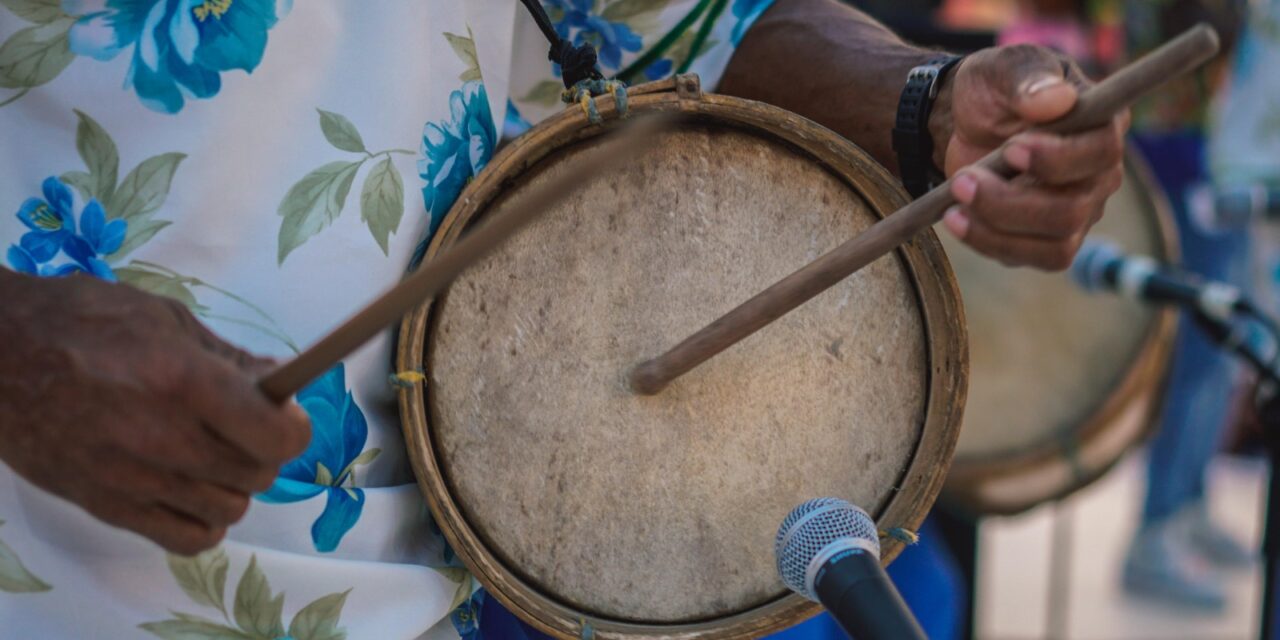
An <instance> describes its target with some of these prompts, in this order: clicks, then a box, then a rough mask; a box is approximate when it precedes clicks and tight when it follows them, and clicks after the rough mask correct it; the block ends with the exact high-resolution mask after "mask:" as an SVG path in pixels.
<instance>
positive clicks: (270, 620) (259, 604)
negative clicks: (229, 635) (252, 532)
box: [234, 556, 284, 638]
mask: <svg viewBox="0 0 1280 640" xmlns="http://www.w3.org/2000/svg"><path fill="white" fill-rule="evenodd" d="M283 609H284V594H283V593H282V594H280V595H278V596H276V597H274V598H272V597H271V583H269V582H267V576H265V575H263V573H262V570H261V569H259V568H258V558H257V556H253V557H251V558H250V559H249V568H248V569H245V570H244V575H242V576H240V584H239V585H237V586H236V602H235V609H234V611H235V617H236V625H237V626H239V627H240V628H241V629H244V630H245V631H248V632H249V633H251V634H253V635H254V636H257V637H262V638H278V637H280V636H282V635H284V622H283V621H282V620H281V618H280V616H281V612H282V611H283Z"/></svg>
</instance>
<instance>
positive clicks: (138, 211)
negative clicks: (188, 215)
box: [104, 153, 187, 235]
mask: <svg viewBox="0 0 1280 640" xmlns="http://www.w3.org/2000/svg"><path fill="white" fill-rule="evenodd" d="M186 157H187V155H186V154H185V153H162V154H160V155H158V156H153V157H150V158H147V159H146V160H143V161H142V162H141V163H140V164H139V165H138V166H136V167H134V168H133V171H130V172H129V174H128V175H126V176H125V177H124V180H122V181H121V182H120V186H118V187H116V189H115V193H114V194H113V195H112V196H111V198H110V200H109V201H108V202H106V203H104V206H105V207H106V210H107V218H108V219H115V218H123V219H124V220H128V221H129V224H130V225H132V224H133V223H134V220H135V219H136V218H138V217H139V216H142V215H145V214H148V213H152V212H154V211H155V210H157V209H159V208H160V206H161V205H163V204H164V201H165V200H166V199H167V198H168V197H169V188H170V186H171V185H172V184H173V175H174V173H176V172H177V171H178V163H180V162H182V161H183V160H184V159H186ZM153 235H154V234H153Z"/></svg>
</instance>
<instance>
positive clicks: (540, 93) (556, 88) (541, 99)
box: [520, 80, 564, 107]
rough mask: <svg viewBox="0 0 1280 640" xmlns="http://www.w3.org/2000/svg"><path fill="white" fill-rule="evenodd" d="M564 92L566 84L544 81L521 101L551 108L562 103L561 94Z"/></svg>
mask: <svg viewBox="0 0 1280 640" xmlns="http://www.w3.org/2000/svg"><path fill="white" fill-rule="evenodd" d="M563 91H564V83H562V82H559V81H556V80H543V81H542V82H539V83H538V84H537V85H536V86H534V87H533V89H531V90H529V93H527V94H525V96H524V97H523V98H521V99H520V101H521V102H528V103H531V104H539V105H542V106H544V107H550V106H552V105H555V104H556V103H558V102H560V94H561V93H562V92H563Z"/></svg>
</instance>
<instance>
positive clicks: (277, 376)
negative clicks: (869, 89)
mask: <svg viewBox="0 0 1280 640" xmlns="http://www.w3.org/2000/svg"><path fill="white" fill-rule="evenodd" d="M638 120H639V121H638V122H636V123H633V124H627V125H623V131H622V132H621V133H619V134H618V139H617V140H615V141H612V142H609V143H606V144H607V145H608V146H607V147H606V150H607V152H606V153H603V154H591V155H590V157H587V158H584V159H580V160H577V161H575V162H573V163H572V164H571V165H570V166H568V167H565V168H564V170H563V171H561V172H560V174H559V175H557V176H555V177H553V178H551V179H550V180H548V181H546V182H544V183H543V184H541V185H539V186H537V187H535V188H533V189H532V190H531V193H530V194H529V196H528V197H527V198H525V199H524V200H523V201H522V202H521V204H519V205H516V206H513V207H512V208H511V210H510V211H508V212H507V213H506V214H504V215H503V216H502V217H500V218H497V219H494V220H491V221H489V222H487V223H485V224H484V225H483V226H481V227H480V228H479V229H476V230H475V231H472V232H469V233H468V234H467V235H466V236H465V237H464V238H463V239H462V240H461V241H460V242H458V243H457V244H456V245H454V246H453V248H452V249H449V250H448V251H445V252H444V253H441V254H440V255H439V256H437V257H436V258H434V259H432V260H431V261H430V262H427V263H425V264H423V265H422V267H420V268H419V269H418V270H417V271H415V272H414V273H413V274H412V275H410V276H408V277H407V278H405V279H404V280H402V281H401V282H400V284H397V285H396V286H394V287H392V288H391V289H390V290H388V291H387V292H386V293H384V294H382V295H381V296H379V297H378V299H377V300H374V301H373V302H372V303H370V304H369V305H368V306H367V307H365V308H364V309H362V310H360V312H359V313H357V314H356V315H354V316H352V317H351V319H349V320H347V321H346V322H344V323H343V324H342V326H340V327H338V328H337V329H334V330H333V332H332V333H330V334H329V335H327V336H325V337H324V338H321V339H320V341H319V342H317V343H316V344H314V345H312V346H311V347H310V348H308V349H307V350H306V351H303V352H302V353H300V354H298V356H297V357H295V358H294V359H293V360H290V361H288V362H286V363H284V364H283V365H281V366H280V367H278V368H277V369H275V370H274V371H272V372H271V373H269V374H267V375H266V377H264V378H262V379H261V380H259V381H258V388H259V389H260V390H261V391H262V393H263V394H264V395H266V396H267V397H268V398H270V399H271V400H272V401H274V402H276V403H283V402H285V401H286V400H288V399H289V398H290V397H292V396H293V394H295V393H297V392H298V391H300V390H302V388H303V387H304V386H306V385H307V383H309V382H311V381H312V380H314V379H316V378H317V377H319V376H320V375H322V374H323V373H324V372H325V371H328V370H329V368H330V367H332V366H333V365H334V364H336V363H337V362H338V361H339V360H341V359H342V358H344V357H346V356H347V355H348V354H350V353H351V352H352V351H355V350H356V349H357V348H358V347H360V345H362V344H364V343H365V342H366V341H368V340H369V339H370V338H372V337H373V336H375V335H377V333H378V332H379V331H382V330H384V329H386V328H387V327H389V326H391V325H392V324H393V323H395V322H396V321H397V320H399V319H400V318H401V317H403V316H404V314H406V313H408V312H409V310H410V309H412V308H413V307H414V306H416V305H418V304H420V303H421V302H422V301H423V300H426V299H428V298H430V297H431V296H433V295H435V294H437V293H439V292H440V290H442V289H444V288H445V287H446V286H448V285H449V283H450V282H452V281H453V279H454V278H456V277H458V274H460V273H462V272H463V271H465V270H466V268H467V267H469V266H471V265H473V264H475V263H476V262H478V261H479V260H480V258H483V257H484V256H485V255H487V254H488V253H489V252H490V251H492V250H493V249H494V248H495V247H497V246H498V245H500V244H502V243H503V242H504V241H506V240H507V239H508V238H510V237H511V236H512V235H514V234H515V232H516V231H518V230H520V229H522V228H523V227H524V226H525V225H527V224H529V223H530V222H532V221H533V220H534V219H535V218H537V217H538V216H539V215H541V214H542V213H544V212H546V211H547V210H549V209H551V207H552V206H554V205H555V204H556V203H557V202H559V201H560V200H561V199H562V198H563V197H564V196H566V195H568V194H569V193H571V192H572V191H574V190H575V189H579V188H581V187H582V185H584V184H587V183H589V182H591V181H592V180H594V179H595V178H597V177H598V176H601V175H604V174H605V173H607V172H609V171H612V170H614V169H617V168H619V167H620V166H622V165H623V164H624V163H625V162H626V161H627V160H628V159H631V158H634V157H636V155H637V154H640V153H642V152H643V151H644V150H645V149H646V148H647V147H648V146H649V145H651V144H652V143H653V139H654V137H653V133H654V132H655V131H657V130H658V129H659V128H661V127H663V126H665V125H666V124H667V123H669V121H670V120H671V117H669V116H646V117H644V118H641V119H638ZM597 156H598V157H597Z"/></svg>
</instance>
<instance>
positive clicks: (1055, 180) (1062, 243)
mask: <svg viewBox="0 0 1280 640" xmlns="http://www.w3.org/2000/svg"><path fill="white" fill-rule="evenodd" d="M937 56H938V52H937V51H928V50H925V49H920V48H918V47H915V46H912V45H909V44H907V43H905V42H903V41H902V40H901V39H900V38H898V37H897V36H896V35H894V34H893V33H891V32H890V31H889V30H887V29H885V28H884V27H883V26H881V25H880V24H879V23H877V22H876V21H875V20H872V19H871V18H870V17H868V16H867V15H866V14H864V13H861V12H859V11H858V10H856V9H854V8H852V7H850V6H848V5H847V4H844V3H842V2H838V1H837V0H777V1H776V2H775V3H774V4H773V6H772V7H770V8H769V9H768V10H767V11H765V13H764V14H763V15H762V16H761V17H760V20H759V21H758V22H756V24H755V26H753V27H751V29H750V30H749V31H748V32H747V35H746V37H744V38H743V39H742V42H741V43H740V44H739V46H738V49H737V50H736V51H735V52H734V54H733V58H732V59H731V60H730V61H729V66H728V68H727V69H726V70H725V74H724V78H723V79H722V80H721V82H720V87H719V91H721V92H723V93H727V94H729V95H736V96H741V97H744V98H750V99H753V100H761V101H764V102H768V103H770V104H774V105H777V106H779V107H782V108H784V109H789V110H791V111H794V112H796V113H798V114H800V115H803V116H806V117H808V118H810V119H812V120H815V121H817V122H818V123H820V124H822V125H824V126H827V127H829V128H831V129H833V130H834V131H836V132H837V133H840V134H841V135H843V136H845V137H847V138H849V139H850V140H853V141H854V142H855V143H857V144H858V146H860V147H862V148H863V149H866V150H867V152H869V153H870V154H871V155H872V156H874V157H875V158H876V160H879V161H880V163H881V164H883V165H884V166H886V167H889V169H890V170H893V169H894V168H895V167H897V164H898V161H897V157H896V155H895V154H894V152H893V145H892V135H891V132H892V131H893V124H894V116H895V115H896V113H897V108H898V97H899V96H900V95H901V94H902V88H903V86H904V85H905V83H906V80H907V74H908V73H909V72H910V71H911V69H912V67H915V66H917V65H921V64H924V63H926V62H928V61H929V60H932V59H934V58H936V57H937ZM1086 84H1088V83H1087V81H1086V80H1085V79H1084V78H1083V76H1081V75H1080V73H1079V72H1078V70H1076V68H1075V66H1074V65H1072V64H1070V63H1069V62H1066V61H1065V60H1064V59H1063V58H1061V57H1060V56H1058V55H1056V54H1054V53H1052V52H1050V51H1049V50H1047V49H1043V48H1040V47H1032V46H1015V47H1004V48H998V49H988V50H985V51H981V52H978V53H976V54H974V55H972V56H970V57H969V58H967V59H966V60H965V61H964V62H962V63H961V64H960V66H959V67H958V68H956V69H954V70H952V72H951V73H950V74H948V78H947V80H946V81H945V82H944V84H943V88H942V93H941V94H940V95H939V97H938V100H937V101H936V102H935V104H934V109H933V112H932V114H931V116H930V119H929V129H930V132H931V133H932V137H933V140H934V146H935V148H936V150H937V152H938V153H937V155H936V156H935V163H936V164H937V165H938V167H939V168H942V169H944V170H945V171H946V172H947V174H948V175H952V174H958V175H959V176H960V177H959V178H958V179H957V180H956V181H955V195H956V197H957V198H959V199H960V201H961V202H962V203H964V204H963V206H961V207H959V208H958V209H957V210H955V211H954V212H952V213H950V214H949V215H948V216H947V217H946V219H945V224H946V226H947V228H949V229H951V231H952V233H955V234H956V235H958V236H960V237H961V238H962V239H963V240H964V241H965V242H967V243H968V244H969V245H971V246H972V247H973V248H975V249H977V250H978V251H980V252H982V253H984V254H986V255H988V256H991V257H993V258H996V259H998V260H1001V261H1003V262H1005V263H1006V264H1011V265H1012V264H1025V265H1032V266H1036V267H1040V268H1044V269H1064V268H1066V267H1067V266H1068V265H1070V263H1071V259H1072V257H1073V256H1074V255H1075V252H1076V250H1077V249H1078V248H1079V246H1080V243H1081V242H1082V240H1083V237H1084V234H1085V232H1086V231H1088V230H1089V227H1090V226H1092V225H1093V223H1094V222H1096V221H1097V219H1098V217H1099V216H1101V215H1102V203H1103V201H1104V200H1106V197H1107V196H1108V195H1110V194H1111V193H1112V192H1113V191H1115V190H1116V189H1117V188H1118V187H1119V185H1120V177H1121V175H1122V170H1121V153H1122V150H1123V141H1122V134H1123V132H1124V130H1125V128H1126V127H1127V126H1128V116H1127V115H1124V116H1119V117H1117V118H1115V120H1113V121H1112V122H1111V124H1110V126H1107V127H1103V128H1101V129H1098V130H1095V131H1091V132H1088V133H1084V134H1081V135H1073V136H1066V137H1061V136H1052V135H1040V134H1035V135H1032V134H1025V133H1021V132H1023V131H1025V130H1026V129H1027V128H1029V127H1031V126H1032V125H1034V124H1036V123H1043V122H1047V121H1050V120H1054V119H1056V118H1058V117H1059V116H1061V115H1063V114H1064V113H1066V112H1067V111H1069V110H1070V109H1071V106H1072V105H1074V104H1075V100H1076V96H1077V92H1078V91H1079V89H1080V88H1081V87H1083V86H1085V85H1086ZM1010 138H1014V141H1015V142H1016V143H1017V144H1016V145H1015V146H1014V147H1012V148H1011V149H1010V151H1009V152H1008V155H1007V156H1006V159H1007V160H1008V161H1009V162H1010V164H1012V165H1013V166H1015V167H1018V168H1020V169H1021V168H1025V169H1026V172H1027V174H1028V175H1027V176H1025V177H1020V178H1017V179H1014V180H1002V179H1000V178H998V177H997V176H995V175H993V174H991V173H990V172H987V171H982V170H979V169H974V168H971V169H962V167H964V166H965V165H967V164H969V163H971V162H973V161H975V160H977V159H978V158H980V157H982V156H983V155H985V154H986V153H987V152H988V151H990V150H991V149H994V148H996V147H998V146H1000V144H1001V143H1003V142H1004V141H1005V140H1008V139H1010Z"/></svg>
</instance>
